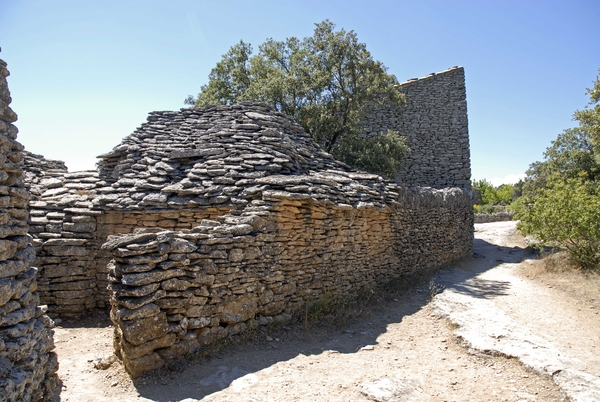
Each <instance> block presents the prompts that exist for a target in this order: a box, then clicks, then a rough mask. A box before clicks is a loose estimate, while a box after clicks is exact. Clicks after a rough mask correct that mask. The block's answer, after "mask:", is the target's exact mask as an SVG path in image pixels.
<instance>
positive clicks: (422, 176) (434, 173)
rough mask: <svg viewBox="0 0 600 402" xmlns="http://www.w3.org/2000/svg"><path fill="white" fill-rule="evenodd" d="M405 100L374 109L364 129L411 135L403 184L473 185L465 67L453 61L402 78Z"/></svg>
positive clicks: (401, 177) (371, 132)
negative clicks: (426, 72) (425, 73)
mask: <svg viewBox="0 0 600 402" xmlns="http://www.w3.org/2000/svg"><path fill="white" fill-rule="evenodd" d="M400 90H401V91H402V92H403V93H404V95H405V96H406V105H405V106H404V107H403V109H402V110H401V111H400V112H401V115H400V114H399V113H398V112H399V111H397V110H394V109H392V108H391V107H389V106H388V107H381V108H377V109H373V110H370V111H369V112H367V114H366V118H365V119H364V120H363V127H364V131H365V134H366V135H368V136H373V135H378V134H379V133H381V132H385V131H387V130H388V129H391V130H396V131H398V132H399V133H400V134H401V135H403V136H405V137H406V140H407V144H408V146H409V147H410V149H411V151H410V152H409V153H408V155H407V156H406V158H405V159H404V161H403V165H402V170H401V171H400V172H399V173H398V175H397V176H396V178H397V182H398V183H399V184H401V185H403V186H407V187H415V186H425V187H434V188H444V187H460V188H466V189H470V188H471V162H470V161H471V159H470V150H469V129H468V117H467V100H466V99H467V92H466V87H465V72H464V69H463V68H462V67H453V68H450V69H448V70H446V71H442V72H440V73H433V74H430V75H428V76H426V77H423V78H418V79H417V78H415V79H412V80H409V81H407V82H404V83H402V84H400Z"/></svg>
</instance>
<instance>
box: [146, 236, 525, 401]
mask: <svg viewBox="0 0 600 402" xmlns="http://www.w3.org/2000/svg"><path fill="white" fill-rule="evenodd" d="M490 248H493V249H494V251H495V250H499V251H500V253H501V254H502V258H501V259H502V261H499V260H496V259H494V260H490V259H488V258H486V257H485V255H486V252H485V250H486V249H488V250H489V249H490ZM475 251H476V254H475V257H472V258H465V259H463V260H461V261H459V262H458V263H456V264H455V265H451V266H448V267H447V269H445V270H443V271H442V272H440V274H437V275H433V276H432V277H431V278H432V279H433V280H434V281H435V283H436V285H437V286H440V287H445V288H449V289H455V290H457V291H459V292H464V293H469V294H476V295H478V296H479V297H483V298H494V297H498V296H501V295H504V294H506V292H507V291H509V287H508V284H507V283H505V282H503V281H482V280H480V279H478V278H477V276H478V275H479V274H481V273H484V272H486V271H487V270H490V269H492V268H494V267H496V266H498V265H499V264H502V263H505V262H510V263H519V262H522V261H524V260H525V259H528V258H531V257H532V256H533V254H532V253H531V251H530V250H529V249H522V248H518V247H515V248H509V247H498V246H496V245H494V244H491V243H487V242H485V241H483V240H475ZM450 271H451V275H446V274H445V272H450ZM440 278H444V279H443V280H441V279H440ZM430 297H431V284H430V283H429V278H428V277H424V278H422V280H421V282H420V283H419V284H415V285H413V286H411V287H409V288H408V289H403V290H402V291H400V292H399V293H397V294H393V293H389V294H388V295H387V301H386V302H384V303H382V304H375V305H369V306H368V307H367V309H366V310H367V311H366V314H365V316H364V317H362V318H359V319H357V320H356V321H354V322H350V323H349V325H348V326H347V327H342V328H326V327H323V326H321V325H319V324H317V325H315V326H311V327H310V328H306V327H304V326H303V325H302V324H296V325H293V326H280V327H274V328H271V331H270V332H269V331H268V328H267V327H260V328H258V329H257V330H256V335H257V336H256V337H255V338H254V339H253V340H252V341H250V342H249V341H247V340H246V341H240V339H241V338H239V337H231V338H230V339H229V341H228V342H229V344H230V345H229V347H228V349H227V351H223V352H220V353H217V354H216V355H214V356H212V357H208V358H206V359H204V360H201V361H199V362H197V363H193V364H190V365H189V366H187V365H186V364H179V365H178V364H173V365H170V366H169V367H168V368H163V369H161V370H160V371H158V372H155V373H153V374H151V375H150V376H143V377H140V378H138V379H136V380H134V384H135V387H136V389H137V390H138V392H139V393H140V395H141V396H143V397H145V398H148V399H152V400H156V401H165V402H166V401H170V400H182V399H185V398H193V399H202V398H204V397H205V396H208V395H210V394H213V393H215V392H218V391H221V390H223V389H226V388H228V387H232V388H233V389H234V390H236V389H237V390H242V389H243V387H244V386H248V385H251V384H253V383H254V382H256V381H261V380H262V381H265V377H264V376H266V375H267V374H266V373H264V374H261V371H262V370H265V369H268V368H270V367H273V366H275V365H277V364H279V363H282V362H289V363H291V361H293V362H294V363H293V365H292V366H290V370H295V369H296V368H297V367H298V366H302V365H306V366H309V365H310V364H311V363H310V362H311V356H317V355H322V354H326V355H335V354H337V353H340V354H360V353H369V352H368V351H365V350H361V348H363V347H365V346H368V345H374V347H376V348H377V347H384V346H385V345H381V344H379V338H380V336H381V335H383V334H385V333H386V332H387V331H388V327H389V325H394V324H399V323H401V322H402V321H403V320H404V319H405V318H406V317H410V316H412V315H413V314H415V313H417V312H419V311H420V310H421V309H422V308H423V307H424V306H426V305H427V303H428V302H429V299H430ZM367 303H368V302H367ZM432 319H433V318H432ZM267 337H269V339H272V340H271V341H267V340H266V339H267ZM276 338H278V339H279V341H276V340H275V339H276ZM236 345H237V346H236ZM157 380H158V381H157ZM242 392H243V391H242Z"/></svg>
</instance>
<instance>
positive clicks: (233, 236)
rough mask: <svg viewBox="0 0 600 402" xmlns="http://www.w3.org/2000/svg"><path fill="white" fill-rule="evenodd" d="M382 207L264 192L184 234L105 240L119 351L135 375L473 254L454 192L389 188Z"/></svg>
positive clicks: (466, 214)
mask: <svg viewBox="0 0 600 402" xmlns="http://www.w3.org/2000/svg"><path fill="white" fill-rule="evenodd" d="M389 193H390V196H391V194H394V202H391V203H390V206H388V207H385V208H376V207H374V206H372V205H368V203H363V204H361V205H359V206H357V207H353V206H350V205H347V204H335V203H332V202H327V201H320V200H318V199H315V198H312V197H310V196H308V195H307V196H296V197H291V196H290V194H286V193H284V192H277V191H272V190H271V191H264V192H263V193H262V195H261V197H260V199H255V200H253V201H252V202H250V203H249V204H248V205H247V207H246V208H245V209H244V211H243V212H240V211H235V213H233V214H229V215H226V216H223V217H221V218H219V219H218V220H217V221H214V220H206V221H204V222H202V224H201V225H199V226H196V227H195V228H193V229H191V230H184V231H158V232H157V231H156V230H154V231H152V230H140V231H138V232H137V233H136V234H133V235H128V236H118V237H113V238H110V240H109V241H108V242H107V243H106V244H105V245H104V246H103V247H104V248H106V249H108V250H111V252H112V255H113V262H112V263H111V266H110V274H109V279H110V281H111V285H110V288H111V290H112V292H113V295H112V299H111V304H112V310H111V318H112V320H113V322H114V323H115V328H116V343H115V346H116V348H117V352H118V354H119V355H120V356H121V358H122V359H123V362H124V364H125V367H126V368H127V370H128V371H129V372H130V373H131V374H132V375H133V376H137V375H139V374H141V373H143V372H144V371H146V370H150V369H156V368H159V367H161V366H162V365H164V364H165V363H166V362H168V361H170V360H173V359H177V358H181V357H183V356H185V354H187V353H190V352H192V351H195V350H197V349H199V348H202V347H205V346H207V345H209V344H211V343H212V342H214V341H216V340H219V339H222V338H224V337H227V336H230V335H235V334H238V333H240V332H242V331H245V330H247V329H251V328H255V327H257V326H259V325H268V324H270V323H272V322H285V321H287V320H289V319H290V318H291V317H292V314H294V313H295V312H297V311H299V310H300V309H302V308H303V307H304V306H305V305H306V303H309V302H311V301H315V300H319V299H321V298H323V297H325V296H327V297H331V296H334V297H335V296H348V295H352V294H356V293H357V292H359V291H360V290H363V289H368V288H373V287H375V286H376V285H377V284H381V283H384V282H386V281H388V280H390V279H392V278H395V277H398V276H399V275H401V274H406V273H412V272H416V271H419V270H423V269H427V268H431V267H438V266H440V265H442V264H444V263H447V262H450V261H452V260H455V259H457V258H460V257H462V256H464V255H467V254H469V253H470V252H472V241H473V237H472V228H473V214H472V206H471V199H470V196H469V194H468V193H467V192H466V191H464V190H459V189H447V190H423V189H421V190H414V191H408V190H404V189H398V188H395V189H394V190H390V191H389Z"/></svg>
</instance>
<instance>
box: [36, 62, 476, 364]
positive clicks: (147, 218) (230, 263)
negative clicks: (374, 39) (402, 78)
mask: <svg viewBox="0 0 600 402" xmlns="http://www.w3.org/2000/svg"><path fill="white" fill-rule="evenodd" d="M454 70H456V69H454ZM454 70H451V71H449V72H444V73H443V74H440V76H441V77H442V78H443V79H442V78H440V83H439V84H440V85H441V87H442V89H441V90H440V91H438V93H436V95H435V96H434V95H432V94H429V95H428V92H427V91H428V90H425V89H423V88H424V87H427V86H428V85H429V84H428V85H425V84H427V82H429V78H426V79H424V80H423V82H422V83H421V84H423V85H416V86H410V83H408V84H403V88H404V87H406V88H408V89H406V90H405V92H406V94H407V98H408V99H409V102H410V96H409V94H413V95H414V96H413V98H414V99H416V100H417V101H427V102H433V100H432V99H434V100H435V99H437V98H440V99H442V98H443V96H442V95H444V96H446V98H444V99H446V101H445V102H446V103H444V102H441V101H439V99H438V101H437V102H438V103H436V105H437V106H439V107H442V106H443V105H450V106H448V107H453V108H454V109H453V111H452V112H451V113H450V114H447V113H446V114H445V113H443V112H440V111H438V110H437V108H436V107H429V106H428V107H427V108H425V109H419V108H417V109H418V110H417V111H418V112H419V113H422V114H421V115H420V117H418V118H416V119H415V118H410V119H407V118H403V120H400V121H399V122H398V121H396V122H394V123H397V124H399V125H402V124H404V125H406V126H407V127H409V126H411V124H413V123H414V122H417V123H419V125H418V127H417V126H415V127H416V128H415V127H413V128H412V129H415V130H417V131H418V130H421V131H420V132H419V133H417V134H415V137H414V138H413V140H412V141H420V139H419V138H421V137H422V136H423V135H425V136H427V135H431V133H432V132H434V131H435V130H436V129H437V128H438V127H441V128H440V131H443V132H444V133H446V134H448V135H449V136H450V137H451V141H450V140H448V141H450V142H448V141H446V140H440V138H441V137H443V135H441V134H439V133H437V134H436V133H434V134H435V135H437V137H435V135H434V136H433V137H432V138H433V139H432V138H429V139H426V140H424V141H429V142H427V143H426V144H425V145H423V146H422V147H421V148H419V146H415V145H413V144H411V146H412V147H413V152H412V153H411V155H413V156H412V159H410V161H411V162H410V163H411V165H410V166H411V169H410V171H411V173H410V175H409V176H407V177H411V178H410V179H407V180H408V181H410V183H408V184H410V185H409V186H406V187H401V186H398V185H397V184H394V183H389V182H386V181H384V180H383V179H382V178H381V177H379V176H376V175H371V174H367V173H361V172H356V171H353V170H352V169H350V168H349V167H348V166H346V165H345V164H343V163H341V162H338V161H336V160H335V159H333V157H332V156H331V155H329V154H327V153H326V152H324V151H323V150H321V149H320V148H319V147H318V146H317V145H316V144H315V143H314V142H313V141H312V139H311V138H310V135H308V134H307V133H305V132H304V131H303V129H302V128H301V127H300V126H299V125H297V124H295V123H293V122H292V121H290V120H289V119H288V118H287V117H286V116H285V115H283V114H281V113H278V112H277V111H275V110H273V109H272V108H270V107H269V106H268V105H265V104H260V103H240V104H237V105H233V106H211V107H207V108H203V109H182V110H181V111H180V112H153V113H151V114H150V116H149V117H148V121H147V122H146V123H144V124H142V125H141V126H140V127H139V128H138V129H137V130H136V131H135V132H134V133H133V134H131V135H130V136H128V137H126V138H125V139H124V140H123V142H122V143H121V144H120V145H118V146H117V147H115V148H114V149H113V150H112V151H111V152H109V153H107V154H104V155H101V156H100V157H99V158H100V161H99V163H98V171H86V172H74V173H69V172H67V171H66V170H65V169H64V168H63V167H64V165H61V164H60V163H57V162H56V161H48V160H45V159H44V158H43V157H40V156H39V155H33V154H26V159H27V163H28V165H30V166H28V169H27V172H26V178H27V183H28V186H29V189H30V190H31V192H32V193H33V195H34V196H33V198H32V200H31V202H30V210H31V212H30V218H29V224H30V233H31V235H32V236H33V244H34V246H35V250H36V252H37V257H36V264H37V265H39V267H40V275H39V290H40V295H41V298H42V300H43V302H44V303H47V304H48V305H49V309H50V311H51V312H52V313H54V314H57V315H61V316H70V317H75V316H79V315H81V314H83V313H84V312H86V311H89V310H91V309H94V308H104V307H106V306H107V305H108V304H110V305H111V318H112V319H113V321H114V323H115V328H116V333H115V348H116V352H117V353H118V354H119V355H120V356H121V357H122V358H123V360H124V362H125V365H126V367H127V369H128V370H129V371H130V373H131V374H132V375H134V376H135V375H139V374H140V373H142V372H143V371H145V370H149V369H152V368H156V367H160V366H162V365H163V364H165V362H167V361H169V360H172V359H176V358H179V357H182V356H183V355H185V354H186V353H188V352H190V351H193V350H195V349H197V348H200V347H204V346H207V345H208V344H210V343H212V342H214V341H216V340H218V339H221V338H223V337H226V336H229V335H232V334H236V333H239V332H241V331H244V330H246V329H248V328H252V327H255V326H257V325H267V324H269V323H271V322H273V321H286V320H289V319H290V318H291V315H292V314H293V313H294V312H296V311H298V309H300V308H302V306H304V305H305V304H306V303H308V302H311V301H315V300H319V299H320V298H323V297H325V296H326V295H339V296H345V295H348V294H355V293H356V292H358V291H360V290H361V289H365V288H372V287H373V286H375V285H377V284H380V283H382V282H385V281H387V280H389V279H391V278H393V277H396V276H398V275H400V274H402V273H406V272H414V271H417V270H421V269H426V268H431V267H437V266H440V265H442V264H444V263H447V262H450V261H452V260H454V259H456V258H459V257H462V256H464V255H467V254H469V253H470V252H471V250H472V240H473V213H472V207H471V206H472V200H471V195H470V192H469V191H468V188H469V183H470V181H469V175H470V169H469V168H468V138H467V142H466V147H467V151H466V154H465V153H464V152H463V153H462V154H461V153H458V152H454V147H455V146H458V145H460V144H462V145H465V143H464V141H462V140H461V141H462V142H461V141H458V142H457V144H458V145H456V144H455V145H452V146H451V145H449V144H450V143H451V142H452V141H454V140H455V139H456V138H459V137H460V135H463V134H464V135H468V132H467V131H466V126H465V130H463V131H461V134H460V135H459V134H456V133H454V131H452V130H455V129H457V128H459V126H460V124H462V123H464V124H465V125H466V104H465V103H464V93H463V95H462V96H463V97H462V103H461V101H460V99H459V98H460V96H458V97H454V95H455V93H454V92H460V87H461V85H462V88H463V89H464V76H461V74H462V69H458V70H457V71H454ZM452 74H458V75H457V77H459V78H460V77H462V79H463V81H462V82H459V83H458V84H456V88H458V89H456V90H455V88H454V87H452V85H451V84H452V83H451V81H452V79H446V78H448V77H450V75H452ZM454 78H455V79H456V77H454ZM425 81H427V82H425ZM416 84H419V83H416ZM453 91H454V92H453ZM448 99H450V100H448ZM448 102H450V103H448ZM460 105H463V106H465V107H464V108H463V109H460ZM461 111H462V113H464V116H458V117H457V120H456V121H455V120H452V119H450V120H448V119H449V118H450V117H452V116H455V115H457V114H460V113H461ZM382 113H383V112H382ZM427 113H430V114H431V116H430V120H439V121H438V122H437V123H435V122H433V123H432V122H431V121H429V120H428V119H427V118H426V117H424V116H425V115H426V114H427ZM384 114H385V113H383V114H381V115H377V116H378V117H377V119H378V120H377V119H375V120H371V121H370V122H369V124H370V126H368V127H371V129H372V130H373V131H372V132H373V133H374V132H378V131H381V130H380V128H382V127H383V125H382V124H380V123H381V122H382V121H383V122H385V124H387V123H388V122H391V120H386V118H384V117H381V116H383V115H384ZM405 116H406V115H405ZM448 116H450V117H448ZM440 119H441V120H440ZM409 122H412V123H410V124H409ZM422 122H426V124H421V123H422ZM434 123H435V124H434ZM377 124H379V125H377ZM414 124H416V123H414ZM446 126H451V127H450V128H448V127H446ZM411 127H412V126H411ZM391 128H396V129H397V127H391ZM407 130H408V128H407ZM432 130H433V131H432ZM444 130H445V131H444ZM399 131H402V132H403V133H404V134H406V133H405V130H404V129H402V130H399ZM458 131H460V130H458ZM419 136H421V137H419ZM444 141H446V142H444ZM440 142H441V143H443V144H440ZM452 143H453V142H452ZM453 144H454V143H453ZM428 146H431V147H433V148H435V147H437V148H435V149H432V150H431V152H432V154H433V155H434V156H433V157H431V158H430V159H427V158H428V157H425V156H419V155H425V154H426V153H427V152H428V151H427V150H426V148H427V147H428ZM443 147H447V148H448V149H450V150H451V151H452V152H451V155H448V156H447V158H445V159H444V157H443V156H441V154H440V149H441V148H443ZM465 155H466V158H467V164H466V165H464V164H463V167H462V169H458V170H456V169H455V168H454V165H453V164H454V163H457V160H459V159H460V158H464V157H465ZM426 159H427V160H426ZM435 164H440V165H441V168H440V169H441V170H443V171H444V172H446V173H443V174H445V176H444V175H443V174H442V173H441V171H440V170H439V169H438V168H435V166H434V165H435ZM465 166H466V168H465ZM436 169H438V170H436ZM436 174H442V179H439V178H438V177H437V176H435V175H436ZM411 175H412V176H411ZM464 175H466V178H464V179H463V178H462V177H463V176H464ZM418 185H425V186H429V187H444V189H439V190H435V189H431V188H412V189H407V188H408V187H415V186H418ZM450 187H453V188H450ZM107 239H108V241H107ZM102 244H104V246H102V247H101V245H102ZM111 259H112V262H110V261H111Z"/></svg>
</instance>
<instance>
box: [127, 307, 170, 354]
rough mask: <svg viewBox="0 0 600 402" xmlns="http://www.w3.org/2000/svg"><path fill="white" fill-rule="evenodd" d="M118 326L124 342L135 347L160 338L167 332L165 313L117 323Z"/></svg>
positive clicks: (167, 325)
mask: <svg viewBox="0 0 600 402" xmlns="http://www.w3.org/2000/svg"><path fill="white" fill-rule="evenodd" d="M118 324H119V328H120V330H121V331H122V333H123V337H124V338H125V340H127V341H128V342H129V343H131V344H132V345H135V346H138V345H141V344H143V343H146V342H148V341H151V340H153V339H157V338H161V337H163V336H165V335H166V334H167V333H168V331H169V324H168V323H167V316H166V314H165V313H159V314H157V315H155V316H152V317H147V318H141V319H137V320H132V321H127V322H118Z"/></svg>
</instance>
